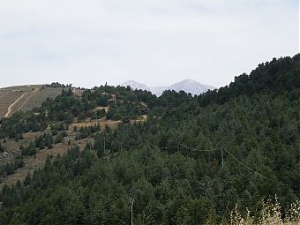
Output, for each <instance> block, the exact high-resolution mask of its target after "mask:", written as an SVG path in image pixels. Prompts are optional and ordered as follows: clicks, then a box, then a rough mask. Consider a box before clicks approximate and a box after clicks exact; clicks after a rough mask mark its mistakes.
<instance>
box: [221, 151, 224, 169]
mask: <svg viewBox="0 0 300 225" xmlns="http://www.w3.org/2000/svg"><path fill="white" fill-rule="evenodd" d="M221 157H222V164H221V165H222V168H223V167H224V155H223V146H222V147H221Z"/></svg>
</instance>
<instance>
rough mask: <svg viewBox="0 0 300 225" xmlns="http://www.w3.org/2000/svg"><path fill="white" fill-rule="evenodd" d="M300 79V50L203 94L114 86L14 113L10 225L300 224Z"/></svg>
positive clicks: (8, 169) (1, 198)
mask: <svg viewBox="0 0 300 225" xmlns="http://www.w3.org/2000/svg"><path fill="white" fill-rule="evenodd" d="M299 78H300V55H296V56H294V57H292V58H291V57H285V58H280V59H273V60H272V61H271V62H267V63H264V64H261V65H259V66H258V67H257V68H256V69H255V70H253V71H252V72H251V74H250V75H247V74H242V75H240V76H238V77H236V78H235V81H234V82H232V83H230V84H229V85H227V86H225V87H222V88H220V89H218V90H213V91H208V92H206V93H204V94H202V95H199V96H190V95H188V94H186V93H184V92H179V93H177V92H174V91H166V92H164V93H163V94H162V96H160V97H157V96H154V95H152V94H151V93H149V92H148V91H142V90H135V91H132V90H130V89H129V88H125V87H111V86H107V85H105V86H100V87H95V88H93V89H86V90H83V91H82V93H80V94H75V93H74V92H73V91H72V89H68V90H63V91H62V93H61V94H60V95H58V96H57V97H56V98H55V99H47V100H46V101H45V102H44V103H43V104H42V105H41V107H39V108H35V109H34V110H33V111H28V112H20V113H14V114H12V115H11V116H10V117H9V118H7V119H2V120H1V121H0V122H1V123H0V124H1V126H0V140H1V141H0V152H2V153H1V157H2V160H3V162H2V167H1V168H0V176H1V178H2V181H3V183H5V184H4V185H3V187H2V190H1V192H0V202H2V208H1V211H0V223H1V224H34V225H35V224H36V225H38V224H57V225H58V224H128V222H129V221H132V223H134V224H174V225H175V224H180V225H182V224H299V221H300V219H299V218H300V216H299V215H300V211H299V207H298V211H297V205H299V200H300V193H299V190H300V175H299V174H300V172H299V171H300V152H299V143H300V126H299V123H300V113H299V112H300V99H299V94H300V85H299V82H297V81H298V80H299ZM59 149H61V151H60V150H59ZM9 151H10V153H11V154H10V155H9V154H8V152H9ZM51 151H53V154H52V156H51V154H49V156H47V154H46V153H51ZM58 152H61V153H63V152H66V154H63V155H61V154H59V155H57V156H56V154H58ZM7 155H9V157H8V156H7ZM5 157H6V158H5ZM4 159H5V161H4ZM34 160H35V161H37V162H39V164H31V163H32V161H34ZM29 164H30V165H31V167H32V169H31V171H32V172H31V173H28V174H27V172H28V170H27V171H25V172H24V173H23V174H22V173H20V174H18V172H19V171H22V170H25V169H24V167H25V168H26V165H29ZM43 164H44V166H43ZM35 165H36V166H35ZM34 167H36V168H40V169H35V168H34ZM15 174H16V175H15ZM25 174H27V175H26V176H25V177H24V175H25ZM14 176H15V177H14ZM9 177H13V180H9V179H10V178H9ZM19 178H22V179H20V181H17V182H16V183H15V184H12V183H13V182H14V181H15V180H16V179H19ZM7 184H9V185H7ZM265 202H269V203H270V204H269V205H271V206H274V207H275V208H271V209H270V208H266V205H265ZM265 209H267V211H266V210H265ZM292 209H296V211H293V210H292ZM232 210H235V212H236V214H235V215H233V214H231V213H230V212H232ZM268 210H269V211H268ZM272 210H273V211H272ZM234 216H236V219H237V221H239V222H233V220H232V218H233V217H234ZM242 217H243V218H245V219H247V222H245V223H244V222H242ZM275 221H277V222H275ZM283 221H284V223H283Z"/></svg>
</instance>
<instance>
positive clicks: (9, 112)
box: [4, 89, 38, 118]
mask: <svg viewBox="0 0 300 225" xmlns="http://www.w3.org/2000/svg"><path fill="white" fill-rule="evenodd" d="M37 91H38V89H35V90H34V91H33V92H31V94H30V93H28V92H27V93H24V94H22V95H21V96H20V97H19V98H18V99H17V100H16V101H14V102H13V103H12V104H11V105H10V106H9V107H8V109H7V113H6V114H5V116H4V117H5V118H7V117H9V116H10V114H11V112H12V108H13V107H14V106H15V105H16V104H17V103H18V102H19V101H20V100H21V99H22V98H23V97H24V96H25V95H27V94H30V96H28V97H27V98H26V99H25V101H24V102H23V103H22V105H21V106H20V107H19V108H18V110H20V109H21V108H22V107H23V106H24V104H25V103H26V102H27V101H28V100H29V99H30V98H32V96H33V95H35V94H36V92H37ZM18 110H16V111H18Z"/></svg>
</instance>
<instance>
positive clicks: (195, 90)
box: [121, 79, 215, 96]
mask: <svg viewBox="0 0 300 225" xmlns="http://www.w3.org/2000/svg"><path fill="white" fill-rule="evenodd" d="M121 86H130V87H131V88H132V89H142V90H147V91H151V92H152V93H153V94H155V95H157V96H160V95H161V94H162V93H163V92H164V91H165V90H174V91H176V92H179V91H185V92H186V93H191V94H192V95H199V94H201V93H203V92H206V91H207V90H209V89H211V90H212V89H215V87H213V86H210V85H205V84H201V83H199V82H197V81H195V80H191V79H185V80H182V81H179V82H177V83H174V84H171V85H168V86H156V87H148V86H147V85H145V84H142V83H140V82H137V81H134V80H128V81H126V82H124V83H122V84H121Z"/></svg>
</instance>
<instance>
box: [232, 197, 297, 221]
mask: <svg viewBox="0 0 300 225" xmlns="http://www.w3.org/2000/svg"><path fill="white" fill-rule="evenodd" d="M296 224H297V225H298V224H300V201H297V202H295V203H293V204H291V205H290V207H289V209H287V210H286V212H285V218H283V215H282V213H281V206H280V204H279V202H278V199H277V197H276V196H275V201H274V202H273V203H272V201H271V200H270V199H269V200H267V201H266V202H264V203H263V209H262V211H261V215H260V217H259V218H254V217H252V216H251V212H250V211H249V210H247V215H246V217H245V218H243V217H242V216H241V214H240V213H239V211H238V210H237V207H236V208H235V209H234V210H233V211H231V214H230V225H296Z"/></svg>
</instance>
